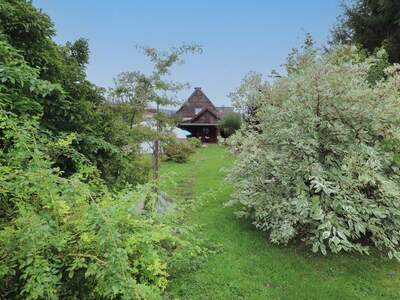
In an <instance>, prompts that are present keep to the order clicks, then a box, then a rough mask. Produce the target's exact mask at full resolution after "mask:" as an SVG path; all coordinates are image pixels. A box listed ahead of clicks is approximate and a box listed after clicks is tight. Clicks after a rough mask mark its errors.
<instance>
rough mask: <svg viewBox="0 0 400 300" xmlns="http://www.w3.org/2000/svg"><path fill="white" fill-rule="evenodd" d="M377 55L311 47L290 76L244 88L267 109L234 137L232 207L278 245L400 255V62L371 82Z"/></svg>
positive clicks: (348, 49)
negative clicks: (268, 85)
mask: <svg viewBox="0 0 400 300" xmlns="http://www.w3.org/2000/svg"><path fill="white" fill-rule="evenodd" d="M376 59H377V57H374V56H371V57H368V58H365V56H364V54H362V53H361V54H360V52H359V51H358V50H357V49H356V48H355V47H339V48H336V49H333V50H332V51H330V52H329V53H325V54H321V53H319V52H316V51H315V50H314V49H307V48H306V49H305V50H304V52H299V53H298V58H297V59H295V62H297V63H294V64H291V71H290V72H288V75H287V76H282V77H281V78H277V79H275V81H274V82H273V84H272V86H271V88H268V89H265V90H262V91H261V92H260V91H254V92H253V93H246V94H247V95H250V96H251V97H252V99H251V102H253V103H256V105H257V106H258V107H259V109H258V110H257V112H256V114H255V115H254V118H256V122H252V124H248V123H247V122H246V123H245V124H243V125H242V128H241V129H240V130H239V131H238V132H237V133H236V134H235V135H234V136H233V137H232V138H231V139H230V140H229V143H230V145H231V149H232V151H234V152H235V153H236V154H237V160H236V162H235V166H234V168H233V170H232V173H231V175H230V179H231V180H232V182H233V184H234V185H235V193H234V195H233V200H232V201H231V204H235V205H238V207H239V211H238V212H237V214H238V215H239V216H242V217H247V218H249V219H251V221H252V223H253V224H255V226H256V227H257V228H258V229H259V230H262V231H264V232H266V234H267V235H268V238H269V239H270V240H271V241H272V242H273V243H278V244H287V243H289V242H290V241H303V242H305V243H306V244H307V245H309V246H310V248H312V250H313V251H314V252H318V251H319V252H322V253H323V254H326V253H327V252H328V251H332V252H335V253H337V252H340V251H349V252H350V251H357V252H360V253H368V252H369V249H370V247H371V246H374V247H376V248H377V249H379V250H381V251H382V252H384V253H385V254H388V255H389V257H396V259H397V260H400V247H399V244H398V241H399V239H400V230H399V228H400V209H399V206H398V199H400V179H399V178H400V159H399V157H400V151H399V149H400V147H399V145H400V127H399V124H400V100H399V99H400V97H399V95H400V88H399V82H400V69H399V67H398V66H396V65H395V66H390V67H389V68H386V70H385V74H386V77H385V78H381V79H380V80H379V81H377V82H376V83H375V84H374V85H372V84H371V83H370V82H369V81H368V76H369V72H370V69H371V66H373V65H374V63H375V61H376ZM304 61H307V63H301V62H304ZM249 89H250V87H243V88H242V89H241V90H249ZM243 101H244V102H245V103H246V102H248V101H249V100H248V99H243ZM254 124H257V125H254Z"/></svg>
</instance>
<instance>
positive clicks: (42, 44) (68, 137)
mask: <svg viewBox="0 0 400 300" xmlns="http://www.w3.org/2000/svg"><path fill="white" fill-rule="evenodd" d="M53 35H54V27H53V24H52V22H51V20H50V19H49V17H48V16H46V15H45V14H43V13H42V12H41V11H39V10H37V9H36V8H34V7H33V6H32V4H31V2H30V1H24V0H7V1H2V2H1V3H0V145H1V147H0V186H1V189H0V261H1V263H0V298H2V299H3V298H4V299H159V298H160V297H161V294H162V292H163V290H164V289H165V288H166V286H167V283H168V280H169V274H170V272H172V273H173V272H176V271H177V270H182V269H184V268H186V267H187V265H188V261H189V262H195V261H196V259H197V258H198V257H202V256H203V255H205V254H207V251H208V250H206V248H205V247H203V240H202V239H200V238H198V237H197V236H198V235H197V233H196V234H194V229H193V228H192V227H190V226H186V225H184V224H181V223H180V219H181V214H182V213H183V212H182V211H181V208H179V207H176V208H175V210H174V211H171V212H169V213H167V214H165V215H162V216H161V215H159V214H157V213H156V203H157V201H158V195H157V194H156V193H155V189H154V183H153V182H151V181H149V176H148V175H149V166H148V165H147V160H145V159H143V158H142V157H141V155H140V154H139V144H140V142H141V141H142V140H143V139H144V137H146V136H144V134H143V132H142V130H141V128H139V127H136V126H131V124H130V123H129V122H127V121H126V119H124V114H122V113H121V111H118V109H119V107H116V106H114V105H112V104H110V103H107V102H106V101H105V99H104V97H103V90H102V89H100V88H98V87H96V86H94V85H93V84H92V83H90V82H89V81H88V80H87V79H86V75H85V65H86V64H87V62H88V57H89V50H88V49H89V48H88V44H87V41H86V40H84V39H79V40H78V41H76V42H74V43H67V44H66V45H57V44H56V43H54V42H53V41H52V36H53ZM152 53H153V54H155V52H152ZM160 68H162V66H160ZM160 88H162V87H160ZM160 101H161V100H160ZM135 121H136V120H135ZM172 215H173V217H172ZM196 232H198V230H197V229H196ZM194 265H196V264H194Z"/></svg>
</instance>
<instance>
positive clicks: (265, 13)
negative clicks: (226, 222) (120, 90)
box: [33, 0, 341, 106]
mask: <svg viewBox="0 0 400 300" xmlns="http://www.w3.org/2000/svg"><path fill="white" fill-rule="evenodd" d="M340 3H341V1H340V0H230V1H228V0H214V1H212V0H197V1H189V0H186V1H185V0H140V1H139V0H84V1H82V0H68V1H67V0H33V4H34V5H35V6H36V7H38V8H41V9H42V10H43V11H44V12H45V13H47V14H48V15H49V16H50V17H51V18H52V20H53V22H54V23H55V27H56V31H57V34H56V37H55V41H56V42H58V43H65V42H66V41H74V40H76V39H78V38H80V37H84V38H87V39H88V40H89V46H90V51H91V52H90V61H89V65H88V67H87V75H88V78H89V80H91V81H92V82H94V83H95V84H97V85H99V86H102V87H111V86H112V85H113V79H114V78H115V77H116V76H117V75H118V74H119V73H121V72H124V71H136V70H140V71H143V72H150V71H151V65H150V64H149V62H148V60H147V59H146V57H145V56H144V55H143V53H141V52H140V51H138V50H137V48H136V45H142V46H147V47H154V48H157V49H160V50H168V49H169V48H171V47H174V46H179V45H181V44H182V43H196V44H200V45H202V47H203V53H202V54H201V55H190V56H187V57H186V58H185V61H186V63H185V64H184V65H179V66H177V67H174V69H173V70H172V71H173V72H172V75H171V77H170V79H171V80H174V81H179V82H188V83H189V84H190V86H191V88H194V87H201V88H202V90H203V91H204V92H205V93H206V95H207V96H208V97H209V98H210V99H211V100H212V101H213V102H214V103H215V104H216V105H217V106H223V105H224V106H229V105H230V100H229V97H228V94H229V93H230V92H232V91H233V90H234V89H235V88H237V87H238V86H239V85H240V82H241V80H242V78H243V77H244V76H245V75H246V74H247V73H248V72H249V71H256V72H260V73H263V74H265V75H267V74H269V73H270V72H271V71H272V70H282V64H284V63H285V59H286V57H287V55H288V53H289V52H290V50H291V49H292V48H294V47H300V46H301V45H302V42H303V40H304V38H305V35H306V33H311V34H312V36H313V38H314V40H315V41H316V43H317V44H318V45H323V44H325V43H326V41H327V39H328V37H329V31H330V29H331V28H332V26H333V25H334V24H335V22H336V18H337V16H338V15H339V14H340V12H341V9H340ZM190 94H191V90H190V89H189V90H185V91H182V92H181V93H180V94H179V96H180V97H181V99H182V100H184V99H185V98H187V97H188V96H189V95H190Z"/></svg>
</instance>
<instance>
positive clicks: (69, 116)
mask: <svg viewBox="0 0 400 300" xmlns="http://www.w3.org/2000/svg"><path fill="white" fill-rule="evenodd" d="M54 34H55V29H54V24H53V23H52V21H51V19H50V18H49V17H48V16H47V15H46V14H44V13H43V12H42V11H41V10H39V9H37V8H35V7H34V6H33V5H32V3H31V1H26V0H4V1H0V43H1V45H0V48H1V49H0V50H1V51H2V54H4V55H3V56H0V64H2V66H3V65H6V66H9V65H10V62H11V63H12V62H14V63H15V64H14V65H12V64H11V65H12V66H13V68H16V67H18V68H20V69H21V68H23V69H24V70H22V69H21V72H17V73H13V74H14V75H18V76H22V74H26V72H31V73H32V72H33V73H35V76H36V77H37V79H40V80H42V81H43V82H47V83H50V84H52V85H54V86H55V87H56V88H54V89H52V92H51V93H46V94H45V95H44V96H43V97H37V96H35V95H33V91H30V90H29V85H28V84H26V82H24V81H23V79H22V78H20V79H21V80H22V81H18V80H19V79H16V80H17V81H16V82H11V81H9V80H8V79H7V78H8V77H10V78H11V77H12V76H11V75H12V74H10V72H11V71H12V68H11V69H10V68H5V69H1V70H0V74H1V76H2V77H3V79H0V81H1V80H3V81H2V82H0V85H1V83H3V84H2V85H1V86H0V93H7V97H3V98H1V99H0V101H1V103H0V104H1V105H6V107H4V108H6V109H7V111H9V112H11V113H14V114H16V115H18V116H19V117H21V118H38V120H39V122H40V126H41V127H42V128H43V129H46V130H48V131H49V132H50V133H51V135H52V136H53V137H54V138H57V137H60V138H62V137H65V136H67V135H69V134H70V133H74V134H75V135H76V139H74V142H73V144H72V148H71V149H69V151H72V152H73V153H63V152H59V151H51V154H52V155H53V158H54V161H55V164H56V165H57V166H58V167H60V168H61V170H62V171H63V174H64V176H70V175H71V174H73V173H74V172H76V171H77V169H78V168H79V164H80V163H81V162H82V160H85V161H90V163H92V164H94V165H95V166H96V167H97V168H98V169H99V170H100V171H101V175H102V177H103V179H104V180H106V181H107V182H108V183H109V184H115V183H121V184H124V183H130V184H136V183H138V182H143V181H145V180H146V179H147V177H145V176H143V175H144V174H145V173H146V172H145V170H144V169H146V167H145V166H142V165H141V164H140V163H139V162H138V158H139V154H138V144H137V141H138V138H136V137H135V136H136V135H138V132H130V135H129V136H128V135H126V132H127V131H129V128H126V127H124V126H125V124H124V123H122V122H119V120H117V118H116V117H115V116H114V114H113V111H112V110H111V109H110V107H108V105H107V103H106V101H105V97H104V92H105V90H104V89H103V88H100V87H97V86H95V85H94V84H93V83H91V82H90V81H89V80H88V79H87V77H86V72H85V69H86V65H87V63H88V60H89V45H88V42H87V40H86V39H82V38H81V39H78V40H77V41H75V42H67V43H66V45H58V44H56V43H55V42H54V41H53V40H52V38H53V36H54ZM28 69H29V71H28ZM25 71H26V72H25ZM20 82H23V83H24V84H23V86H22V85H21V86H19V85H18V83H20ZM28 103H29V104H28ZM122 127H123V128H122ZM139 136H140V134H139ZM124 149H129V151H124ZM58 150H60V149H58ZM134 165H136V167H137V170H138V172H132V168H133V167H132V168H131V166H134ZM139 174H140V175H139Z"/></svg>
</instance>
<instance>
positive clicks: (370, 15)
mask: <svg viewBox="0 0 400 300" xmlns="http://www.w3.org/2000/svg"><path fill="white" fill-rule="evenodd" d="M333 39H334V40H335V41H336V42H342V43H349V42H351V43H355V44H358V45H360V46H361V47H363V48H365V49H367V50H368V51H369V53H373V52H374V51H375V49H377V48H380V47H384V48H385V49H386V51H387V52H388V54H389V58H390V61H391V62H400V2H399V1H397V0H357V1H354V2H353V3H352V5H348V6H345V8H344V15H343V16H342V18H341V19H340V21H339V24H338V26H337V27H336V28H335V29H334V30H333Z"/></svg>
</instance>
